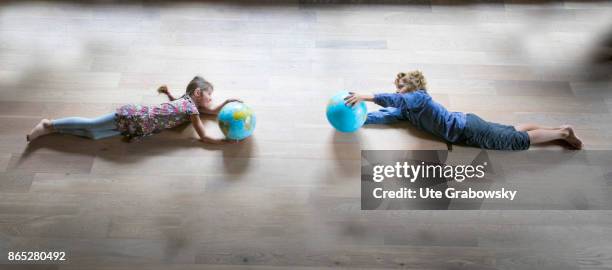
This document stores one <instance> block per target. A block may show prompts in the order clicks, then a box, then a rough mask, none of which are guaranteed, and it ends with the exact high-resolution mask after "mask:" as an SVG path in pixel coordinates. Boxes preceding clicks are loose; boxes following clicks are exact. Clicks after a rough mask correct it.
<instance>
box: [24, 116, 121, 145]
mask: <svg viewBox="0 0 612 270" xmlns="http://www.w3.org/2000/svg"><path fill="white" fill-rule="evenodd" d="M115 129H116V126H115V114H114V113H109V114H106V115H103V116H100V117H97V118H93V119H90V118H83V117H66V118H61V119H56V120H53V121H49V120H48V119H43V120H42V121H40V123H38V125H36V126H35V127H34V128H33V129H32V131H31V132H30V134H28V135H27V136H26V139H27V140H28V141H31V140H34V139H36V138H38V137H40V136H42V135H45V134H49V133H53V132H59V133H66V134H73V135H77V136H85V137H89V138H92V139H97V138H106V137H109V134H115V133H118V132H111V131H116V130H115ZM94 131H104V132H102V133H101V134H102V135H100V136H99V135H96V134H95V132H94ZM113 136H114V135H113Z"/></svg>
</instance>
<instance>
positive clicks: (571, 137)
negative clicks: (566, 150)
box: [561, 125, 582, 149]
mask: <svg viewBox="0 0 612 270" xmlns="http://www.w3.org/2000/svg"><path fill="white" fill-rule="evenodd" d="M561 130H562V131H566V132H567V136H566V137H565V138H564V140H565V141H566V142H567V143H569V144H570V145H571V146H572V147H574V148H576V149H582V140H580V138H578V136H576V132H574V127H572V126H570V125H562V126H561Z"/></svg>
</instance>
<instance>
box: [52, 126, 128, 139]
mask: <svg viewBox="0 0 612 270" xmlns="http://www.w3.org/2000/svg"><path fill="white" fill-rule="evenodd" d="M56 131H57V132H58V133H61V134H70V135H74V136H79V137H86V138H90V139H93V140H99V139H105V138H109V137H113V136H118V135H121V132H119V131H118V130H116V129H92V130H88V129H61V130H56Z"/></svg>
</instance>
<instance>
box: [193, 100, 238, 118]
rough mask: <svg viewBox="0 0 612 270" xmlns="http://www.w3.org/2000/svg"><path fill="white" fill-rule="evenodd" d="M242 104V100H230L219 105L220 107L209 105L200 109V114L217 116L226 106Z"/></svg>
mask: <svg viewBox="0 0 612 270" xmlns="http://www.w3.org/2000/svg"><path fill="white" fill-rule="evenodd" d="M234 101H236V102H242V100H240V99H237V98H228V99H226V100H225V101H223V103H221V104H219V105H216V106H214V105H209V107H200V108H198V109H200V112H202V113H205V114H212V115H217V114H219V111H221V108H223V106H225V105H226V104H228V103H230V102H234Z"/></svg>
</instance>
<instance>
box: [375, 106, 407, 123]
mask: <svg viewBox="0 0 612 270" xmlns="http://www.w3.org/2000/svg"><path fill="white" fill-rule="evenodd" d="M404 119H405V118H404V115H403V114H402V111H401V110H400V109H398V108H393V107H387V108H382V109H380V110H378V111H375V112H369V113H368V118H367V119H366V121H365V124H366V125H367V124H392V123H395V122H397V121H399V120H404Z"/></svg>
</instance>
